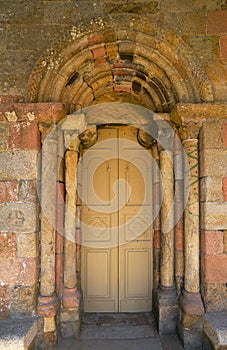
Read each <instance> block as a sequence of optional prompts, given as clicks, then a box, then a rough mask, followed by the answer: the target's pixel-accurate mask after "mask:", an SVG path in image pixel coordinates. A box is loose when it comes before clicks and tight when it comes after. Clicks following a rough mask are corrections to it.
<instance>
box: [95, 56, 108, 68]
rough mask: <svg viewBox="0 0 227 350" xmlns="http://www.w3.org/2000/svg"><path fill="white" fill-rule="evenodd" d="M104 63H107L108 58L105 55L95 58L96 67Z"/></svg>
mask: <svg viewBox="0 0 227 350" xmlns="http://www.w3.org/2000/svg"><path fill="white" fill-rule="evenodd" d="M103 64H106V59H105V58H104V57H102V58H98V59H97V60H95V67H99V66H102V65H103Z"/></svg>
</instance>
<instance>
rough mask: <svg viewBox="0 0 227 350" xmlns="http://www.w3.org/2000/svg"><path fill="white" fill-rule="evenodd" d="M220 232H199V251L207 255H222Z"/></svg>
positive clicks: (221, 235)
mask: <svg viewBox="0 0 227 350" xmlns="http://www.w3.org/2000/svg"><path fill="white" fill-rule="evenodd" d="M223 243H224V242H223V232H222V231H204V230H202V232H201V251H202V253H204V254H207V255H213V254H222V253H223V250H224V246H223Z"/></svg>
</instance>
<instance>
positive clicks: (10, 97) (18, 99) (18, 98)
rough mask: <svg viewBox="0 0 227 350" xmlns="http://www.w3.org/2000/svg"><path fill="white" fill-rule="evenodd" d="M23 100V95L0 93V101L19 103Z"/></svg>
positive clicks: (3, 102) (2, 102)
mask: <svg viewBox="0 0 227 350" xmlns="http://www.w3.org/2000/svg"><path fill="white" fill-rule="evenodd" d="M21 102H25V97H24V96H21V95H0V103H1V104H7V103H21Z"/></svg>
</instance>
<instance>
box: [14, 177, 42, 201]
mask: <svg viewBox="0 0 227 350" xmlns="http://www.w3.org/2000/svg"><path fill="white" fill-rule="evenodd" d="M37 199H38V188H37V181H35V180H32V181H29V180H21V181H20V182H19V193H18V200H19V201H20V202H35V203H36V202H37Z"/></svg>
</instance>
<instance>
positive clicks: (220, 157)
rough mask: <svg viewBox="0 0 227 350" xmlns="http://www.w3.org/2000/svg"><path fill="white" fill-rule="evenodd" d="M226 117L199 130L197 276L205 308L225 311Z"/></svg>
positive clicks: (226, 228)
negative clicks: (199, 216) (199, 243)
mask: <svg viewBox="0 0 227 350" xmlns="http://www.w3.org/2000/svg"><path fill="white" fill-rule="evenodd" d="M226 174H227V121H226V120H224V121H223V120H215V119H213V120H208V121H206V122H204V123H203V126H202V129H201V132H200V176H201V186H200V188H201V194H200V201H201V208H200V209H201V279H202V281H201V282H202V284H201V287H202V295H203V298H204V301H205V308H206V312H214V311H215V312H217V311H224V310H225V311H227V215H226V213H227V176H226Z"/></svg>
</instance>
